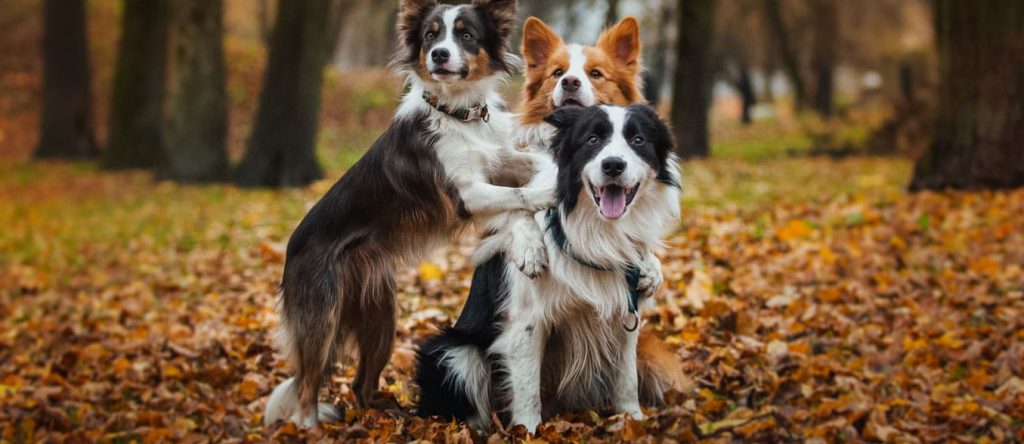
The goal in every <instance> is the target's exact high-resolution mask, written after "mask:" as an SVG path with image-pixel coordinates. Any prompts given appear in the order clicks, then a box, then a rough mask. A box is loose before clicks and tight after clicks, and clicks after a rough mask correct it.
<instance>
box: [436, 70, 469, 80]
mask: <svg viewBox="0 0 1024 444" xmlns="http://www.w3.org/2000/svg"><path fill="white" fill-rule="evenodd" d="M430 75H431V76H432V77H434V79H437V80H444V79H448V78H450V77H456V76H457V77H458V78H460V79H464V78H466V77H467V76H469V70H468V69H463V70H461V71H458V72H456V71H449V70H447V69H444V68H436V69H434V70H433V71H431V72H430Z"/></svg>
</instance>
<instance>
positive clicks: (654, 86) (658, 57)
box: [644, 0, 672, 107]
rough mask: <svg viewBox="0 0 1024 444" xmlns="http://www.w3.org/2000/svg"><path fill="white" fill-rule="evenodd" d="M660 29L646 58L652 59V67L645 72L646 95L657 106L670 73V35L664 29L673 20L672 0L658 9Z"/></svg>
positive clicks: (664, 2) (663, 3) (652, 104)
mask: <svg viewBox="0 0 1024 444" xmlns="http://www.w3.org/2000/svg"><path fill="white" fill-rule="evenodd" d="M658 11H659V14H660V15H659V17H658V29H661V30H662V32H659V33H657V35H656V36H655V40H654V45H653V46H652V48H653V49H652V50H650V52H649V55H650V57H647V58H646V60H649V61H650V68H649V69H648V70H647V72H645V73H644V97H646V98H647V101H648V102H649V103H650V104H651V106H654V107H657V106H658V102H660V101H661V87H662V86H663V85H664V83H665V77H666V76H667V75H668V63H667V62H666V60H667V59H668V43H669V36H668V33H667V32H665V31H664V30H667V29H668V27H669V24H670V23H671V21H672V2H670V1H667V0H665V1H663V2H662V4H661V7H660V8H659V9H658Z"/></svg>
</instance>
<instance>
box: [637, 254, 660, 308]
mask: <svg viewBox="0 0 1024 444" xmlns="http://www.w3.org/2000/svg"><path fill="white" fill-rule="evenodd" d="M664 280H665V277H664V276H663V275H662V274H661V261H660V260H658V258H657V257H656V256H654V255H653V254H648V255H647V258H646V259H645V260H644V261H643V263H641V264H640V280H639V282H638V283H637V289H638V290H640V296H642V297H644V298H648V297H651V296H654V292H655V291H657V290H658V287H660V286H661V283H662V282H664Z"/></svg>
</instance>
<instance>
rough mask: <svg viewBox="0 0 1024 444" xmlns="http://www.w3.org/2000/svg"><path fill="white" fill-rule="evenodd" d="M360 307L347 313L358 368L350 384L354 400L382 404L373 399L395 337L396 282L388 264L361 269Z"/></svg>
mask: <svg viewBox="0 0 1024 444" xmlns="http://www.w3.org/2000/svg"><path fill="white" fill-rule="evenodd" d="M363 271H364V272H365V273H366V275H364V276H363V279H364V280H363V286H362V295H361V298H360V301H359V303H360V304H362V310H361V311H360V312H359V313H358V314H356V313H353V314H352V315H349V316H346V321H348V322H353V323H354V324H355V325H356V326H357V327H356V328H355V329H354V330H355V331H354V334H355V339H356V345H357V347H358V348H359V367H358V369H357V370H356V377H355V380H354V381H353V383H352V391H354V392H355V395H356V402H358V403H359V406H361V407H383V406H384V405H386V404H384V403H378V402H374V401H375V400H374V396H375V395H376V394H377V390H378V388H379V387H380V374H381V372H382V371H383V370H384V366H386V365H387V363H388V361H389V360H390V358H391V351H392V350H391V349H392V345H393V344H394V339H395V323H396V319H395V316H396V313H395V281H394V277H393V276H392V274H391V270H390V267H380V268H375V269H372V270H369V269H368V270H363Z"/></svg>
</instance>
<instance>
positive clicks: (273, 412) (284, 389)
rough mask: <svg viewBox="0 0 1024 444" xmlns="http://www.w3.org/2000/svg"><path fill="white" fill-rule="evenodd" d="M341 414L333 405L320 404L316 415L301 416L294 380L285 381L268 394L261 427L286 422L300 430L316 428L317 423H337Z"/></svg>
mask: <svg viewBox="0 0 1024 444" xmlns="http://www.w3.org/2000/svg"><path fill="white" fill-rule="evenodd" d="M340 419H341V412H339V411H338V409H337V408H335V407H334V406H333V405H331V404H328V403H326V402H321V403H320V404H318V405H317V411H316V415H311V414H309V415H303V413H302V412H301V409H300V408H299V395H298V393H297V392H296V390H295V378H288V379H285V380H284V382H282V383H280V384H278V386H277V387H275V388H274V391H273V392H271V393H270V399H268V400H267V408H266V410H265V412H264V413H263V425H265V426H269V425H271V424H273V423H275V422H277V421H280V420H287V421H291V422H293V423H295V425H297V426H299V427H302V428H311V427H316V425H317V423H318V422H337V421H339V420H340Z"/></svg>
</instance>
